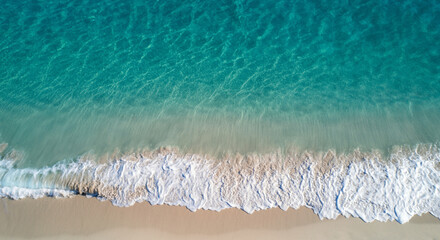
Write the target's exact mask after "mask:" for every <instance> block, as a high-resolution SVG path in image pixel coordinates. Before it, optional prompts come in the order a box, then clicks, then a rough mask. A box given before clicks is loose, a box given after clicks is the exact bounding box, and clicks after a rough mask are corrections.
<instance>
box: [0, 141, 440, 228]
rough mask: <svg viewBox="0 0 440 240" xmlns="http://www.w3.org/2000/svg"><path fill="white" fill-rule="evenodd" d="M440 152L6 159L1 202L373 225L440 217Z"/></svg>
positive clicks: (0, 176) (430, 148)
mask: <svg viewBox="0 0 440 240" xmlns="http://www.w3.org/2000/svg"><path fill="white" fill-rule="evenodd" d="M439 161H440V151H439V148H438V147H437V146H434V145H423V146H418V147H416V148H405V147H397V148H395V149H394V150H393V152H392V154H391V155H390V156H389V157H387V158H384V157H383V156H382V155H381V154H380V153H376V152H370V153H366V152H360V151H354V152H352V153H349V154H340V155H337V154H336V153H334V152H332V151H329V152H327V153H310V152H305V153H290V154H281V153H273V154H265V155H247V156H239V155H237V156H227V157H225V159H223V160H215V159H212V158H208V157H204V156H201V155H182V154H180V153H178V152H174V151H165V152H156V153H154V154H131V155H126V156H123V157H121V158H120V159H115V160H112V161H110V162H107V163H96V162H95V161H92V160H87V159H79V160H77V161H74V162H60V163H58V164H56V165H54V166H51V167H45V168H41V169H30V168H26V169H19V168H16V167H14V162H13V161H9V160H7V159H3V160H1V161H0V196H1V197H9V198H12V199H21V198H26V197H31V198H39V197H43V196H52V197H68V196H72V195H75V194H82V195H86V196H88V197H92V196H93V197H97V198H98V199H101V200H109V201H111V202H112V203H113V204H114V205H116V206H124V207H126V206H131V205H133V204H134V203H136V202H144V201H147V202H149V203H151V204H153V205H157V204H168V205H179V206H185V207H187V208H188V209H189V210H191V211H196V210H197V209H209V210H216V211H220V210H222V209H225V208H231V207H234V208H240V209H242V210H244V211H246V212H248V213H252V212H254V211H258V210H262V209H268V208H273V207H280V208H281V209H283V210H286V209H288V208H294V209H297V208H299V207H301V206H306V207H308V208H311V209H313V210H314V212H315V213H316V214H317V215H318V216H319V217H320V218H330V219H334V218H336V217H338V216H339V215H343V216H346V217H348V216H353V217H359V218H361V219H363V220H364V221H366V222H371V221H373V220H379V221H388V220H396V221H398V222H400V223H405V222H407V221H409V220H410V219H411V217H412V216H414V215H416V214H417V215H420V214H423V213H428V212H429V213H432V214H433V215H434V216H436V217H438V218H440V210H439V209H440V189H439V187H438V186H440V171H439V170H438V168H437V166H438V164H439Z"/></svg>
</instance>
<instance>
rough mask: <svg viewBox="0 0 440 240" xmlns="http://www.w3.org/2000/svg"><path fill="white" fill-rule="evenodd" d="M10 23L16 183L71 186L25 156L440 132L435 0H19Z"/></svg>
mask: <svg viewBox="0 0 440 240" xmlns="http://www.w3.org/2000/svg"><path fill="white" fill-rule="evenodd" d="M0 34H1V36H3V37H2V38H1V39H0V63H1V64H0V73H1V74H0V141H1V142H4V143H7V144H8V146H7V148H6V149H5V150H4V151H3V153H2V159H3V160H1V161H6V162H5V163H4V164H6V165H5V166H7V167H4V168H2V170H1V171H2V172H3V174H6V175H4V176H3V177H2V180H1V181H0V187H3V191H4V193H3V194H4V196H10V195H11V192H8V191H9V190H8V191H7V190H5V187H13V186H14V184H15V186H16V187H20V188H26V187H27V188H32V189H34V188H35V186H40V184H43V185H41V186H45V189H46V188H47V189H52V190H53V189H57V187H59V186H58V185H54V183H53V182H51V180H47V179H44V178H43V179H34V180H32V179H31V180H30V182H29V181H28V180H29V179H28V180H23V179H21V178H20V177H18V178H16V177H17V176H20V174H21V173H20V171H21V170H20V169H31V168H32V169H33V170H30V171H31V172H32V171H34V172H40V171H43V170H44V169H46V168H44V167H45V166H54V167H56V166H59V165H60V164H61V165H63V164H67V163H66V162H69V161H73V162H76V163H78V162H79V160H78V159H84V158H88V159H89V160H93V159H94V160H96V159H101V160H102V159H103V158H104V159H105V160H107V161H110V163H109V164H111V160H115V159H116V158H117V157H116V156H122V155H121V154H119V155H118V154H117V153H126V154H131V153H132V154H139V153H140V152H143V151H147V152H151V151H153V152H154V151H155V149H158V148H161V147H166V146H171V147H172V148H173V149H179V150H175V151H174V152H171V153H170V154H171V156H175V154H178V155H179V154H180V155H185V154H195V155H196V156H197V158H198V157H201V156H208V155H209V156H210V157H209V158H208V157H206V158H205V160H207V159H208V160H209V161H211V160H213V159H216V161H222V160H225V159H228V158H227V157H225V156H229V155H232V156H234V155H235V154H241V155H244V156H246V155H251V156H253V155H254V154H256V155H258V156H265V154H266V155H267V154H268V155H273V154H278V153H282V154H284V155H283V156H290V155H289V154H291V153H292V152H294V153H295V154H300V155H301V154H303V153H305V152H313V153H316V154H321V153H323V154H325V153H328V152H329V150H331V152H333V151H336V152H337V154H342V155H344V154H351V153H353V152H356V151H361V152H363V154H366V155H368V156H370V155H369V154H371V152H375V151H380V152H381V155H380V157H375V158H374V159H376V160H377V159H379V160H380V161H382V160H385V161H388V160H391V159H393V157H392V156H393V154H394V155H395V154H396V151H395V150H393V149H396V148H397V149H400V148H402V147H403V146H410V147H412V149H415V148H417V146H419V144H422V145H423V146H425V145H426V146H431V145H434V146H436V145H435V144H436V143H438V141H439V140H440V128H439V122H440V45H439V44H438V39H440V3H438V2H437V1H404V2H392V1H378V0H377V1H376V0H370V1H287V0H286V1H259V0H256V1H238V0H237V1H216V2H212V1H157V2H156V1H126V0H113V1H101V2H99V1H98V2H97V1H76V0H74V1H72V0H69V1H56V2H54V1H30V0H29V1H28V0H26V1H9V0H6V1H3V2H2V7H1V8H0ZM146 149H148V150H146ZM410 152H411V151H410ZM91 155H94V156H95V157H90V156H91ZM413 155H417V156H421V155H420V154H419V153H418V152H417V151H415V150H414V151H413V152H412V153H407V154H403V155H402V156H404V157H403V160H402V161H407V160H408V161H409V160H411V159H412V160H411V161H414V158H415V157H414V156H413ZM84 156H89V157H84ZM374 156H379V155H374ZM436 156H437V153H436V151H434V153H433V154H431V155H429V156H425V155H423V156H422V157H416V158H417V159H419V160H420V159H422V160H423V159H425V160H426V159H430V161H431V160H432V159H434V160H432V161H433V163H432V164H433V165H432V166H430V167H428V168H429V169H430V170H429V171H431V170H432V171H433V172H432V174H434V175H435V174H436V172H435V171H436V170H435V168H434V166H435V164H436V161H438V159H437V160H436ZM162 157H163V156H162ZM162 157H157V156H156V155H155V157H152V159H156V160H157V159H163V158H162ZM201 158H202V159H203V157H201ZM11 159H12V160H14V161H15V162H14V164H13V168H12V169H13V170H11V166H10V165H9V162H8V161H9V160H11ZM136 159H138V160H142V159H144V160H145V157H137V158H136ZM178 159H187V157H179V158H178ZM259 159H266V158H265V157H261V158H259ZM298 159H299V160H298V161H300V162H301V161H306V160H307V159H308V158H307V157H305V158H301V157H300V158H298ZM367 159H368V160H371V159H370V158H367ZM405 159H406V160H405ZM101 160H100V161H101ZM150 160H151V159H150ZM187 160H188V159H187ZM313 160H314V161H316V162H320V161H322V158H321V157H316V158H313ZM351 160H353V161H354V162H357V161H359V160H362V159H361V158H357V157H353V158H352V159H351ZM351 160H349V162H350V161H351ZM158 161H159V160H158ZM188 161H192V160H191V159H189V160H188ZM280 161H281V162H283V161H282V160H280ZM374 161H375V160H374ZM104 162H106V161H104ZM94 164H95V163H94ZM96 164H97V163H96ZM103 164H104V163H103ZM188 164H190V163H188ZM390 164H391V163H390ZM405 164H406V163H405ZM405 164H403V165H402V166H406V165H405ZM147 165H148V164H147ZM63 166H64V165H63ZM185 166H186V165H185ZM399 166H400V165H399ZM147 168H148V167H147ZM397 168H398V167H397ZM8 174H9V175H8ZM11 174H12V175H14V174H18V175H14V177H10V176H11ZM43 175H44V174H43ZM5 176H9V177H10V179H13V181H12V180H10V179H9V180H7V179H6V177H5ZM44 176H46V175H44ZM435 176H437V175H435ZM14 179H15V180H14ZM20 179H21V180H20ZM62 179H64V180H63V181H77V180H71V179H76V178H75V177H72V178H71V177H67V179H70V180H66V179H65V178H63V177H62ZM431 180H432V181H431ZM431 180H429V181H428V180H426V181H427V182H429V183H430V184H433V185H435V184H437V182H438V181H437V180H438V179H437V178H435V179H431ZM14 181H15V182H14ZM32 181H35V182H32ZM45 181H48V182H47V184H46V183H45ZM424 181H425V180H424ZM80 182H81V181H80ZM77 184H78V183H77ZM114 184H116V186H118V184H121V183H120V182H118V183H114ZM73 185H75V184H73ZM66 186H67V190H69V186H70V187H72V184H67V185H63V187H62V188H63V189H64V188H65V187H66ZM124 186H125V185H124ZM37 189H38V188H37ZM47 189H46V190H47ZM70 190H72V191H77V190H78V188H77V187H72V189H70ZM313 191H314V190H313ZM12 195H14V194H12ZM24 195H26V194H24ZM14 196H15V195H14ZM213 196H216V195H213ZM213 196H212V197H213ZM435 196H436V195H435ZM146 199H150V198H146ZM126 200H127V199H126ZM144 200H145V199H144ZM127 201H130V200H127ZM433 201H434V200H433ZM434 202H435V201H434ZM176 204H177V203H176ZM180 204H183V205H185V204H184V203H180ZM269 205H270V206H275V205H276V204H275V205H273V204H269ZM434 205H435V204H434ZM187 206H188V205H187ZM203 206H205V205H203ZM206 206H208V208H210V207H209V206H210V205H206ZM234 206H241V205H240V204H238V205H237V204H236V205H234ZM294 206H296V205H294ZM211 207H212V206H211ZM242 207H243V206H242ZM312 207H313V206H312ZM213 208H216V207H213ZM260 208H262V207H260ZM257 209H258V208H257ZM423 211H425V212H426V211H428V210H426V209H425V210H423ZM416 212H417V211H416ZM332 214H333V213H332ZM329 216H330V215H329ZM331 216H333V215H331ZM367 218H368V217H367ZM391 218H392V219H395V218H396V217H395V216H394V217H391ZM382 219H386V218H385V217H384V218H382Z"/></svg>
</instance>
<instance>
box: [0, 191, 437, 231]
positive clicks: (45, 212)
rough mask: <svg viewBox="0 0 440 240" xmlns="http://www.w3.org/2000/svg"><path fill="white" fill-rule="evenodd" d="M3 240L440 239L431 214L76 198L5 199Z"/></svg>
mask: <svg viewBox="0 0 440 240" xmlns="http://www.w3.org/2000/svg"><path fill="white" fill-rule="evenodd" d="M1 201H2V204H1V214H0V239H121V238H126V239H268V238H274V239H397V238H398V239H416V238H417V239H440V221H439V220H438V219H436V218H435V217H433V216H432V215H430V214H425V215H423V216H416V217H414V218H412V220H411V221H410V222H409V223H406V224H399V223H397V222H387V223H382V222H373V223H365V222H363V221H362V220H360V219H356V218H344V217H339V218H338V219H336V220H320V219H319V218H318V217H317V216H316V215H315V214H314V213H313V212H312V211H311V210H310V209H307V208H301V209H298V210H294V209H289V210H288V211H282V210H280V209H270V210H263V211H258V212H255V213H253V214H247V213H245V212H243V211H241V210H238V209H226V210H223V211H221V212H215V211H207V210H199V211H197V212H191V211H189V210H187V209H186V208H184V207H177V206H151V205H149V204H148V203H138V204H136V205H134V206H132V207H128V208H120V207H115V206H113V205H112V204H111V203H110V202H107V201H105V202H100V201H98V200H97V199H94V198H92V199H88V198H85V197H82V196H77V197H74V198H68V199H54V198H43V199H37V200H35V199H25V200H9V199H2V200H1Z"/></svg>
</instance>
